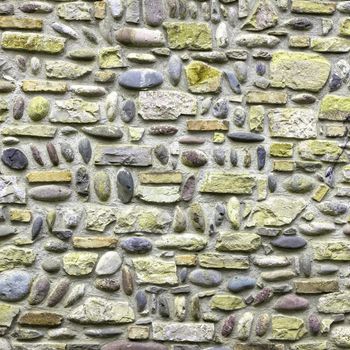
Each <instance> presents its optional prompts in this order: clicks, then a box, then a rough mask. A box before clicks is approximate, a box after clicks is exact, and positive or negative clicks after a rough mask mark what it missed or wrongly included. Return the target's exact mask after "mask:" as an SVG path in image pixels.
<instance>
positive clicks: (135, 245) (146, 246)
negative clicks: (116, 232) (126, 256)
mask: <svg viewBox="0 0 350 350" xmlns="http://www.w3.org/2000/svg"><path fill="white" fill-rule="evenodd" d="M120 246H121V247H122V248H123V249H124V250H125V251H127V252H128V253H137V254H143V253H147V252H149V251H150V250H152V243H151V241H149V240H148V239H146V238H142V237H132V238H127V239H125V240H123V241H122V243H121V245H120Z"/></svg>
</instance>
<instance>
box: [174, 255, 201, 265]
mask: <svg viewBox="0 0 350 350" xmlns="http://www.w3.org/2000/svg"><path fill="white" fill-rule="evenodd" d="M175 264H176V265H179V266H196V264H197V256H196V255H190V254H187V255H176V256H175Z"/></svg>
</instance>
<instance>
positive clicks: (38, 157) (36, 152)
mask: <svg viewBox="0 0 350 350" xmlns="http://www.w3.org/2000/svg"><path fill="white" fill-rule="evenodd" d="M30 150H31V151H32V156H33V159H34V160H35V161H36V162H37V163H38V164H39V165H41V166H44V162H43V159H42V158H41V154H40V151H39V149H38V148H37V147H36V146H34V145H30Z"/></svg>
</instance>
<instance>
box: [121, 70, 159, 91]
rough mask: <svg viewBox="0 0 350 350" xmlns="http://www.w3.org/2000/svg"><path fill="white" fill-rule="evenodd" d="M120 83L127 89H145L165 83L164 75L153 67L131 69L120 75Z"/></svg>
mask: <svg viewBox="0 0 350 350" xmlns="http://www.w3.org/2000/svg"><path fill="white" fill-rule="evenodd" d="M118 82H119V85H121V86H122V87H124V88H126V89H134V90H145V89H150V88H153V87H156V86H158V85H160V84H162V83H163V75H162V74H161V73H160V72H157V71H155V70H153V69H129V70H128V71H126V72H124V73H122V74H121V75H120V76H119V80H118Z"/></svg>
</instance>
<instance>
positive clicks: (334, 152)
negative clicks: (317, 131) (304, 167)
mask: <svg viewBox="0 0 350 350" xmlns="http://www.w3.org/2000/svg"><path fill="white" fill-rule="evenodd" d="M298 152H299V155H300V157H301V158H302V159H305V160H317V159H319V160H322V161H324V162H348V157H347V156H346V154H342V153H343V149H342V148H341V147H340V146H339V144H338V142H336V141H328V140H308V141H302V142H300V143H299V144H298Z"/></svg>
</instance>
